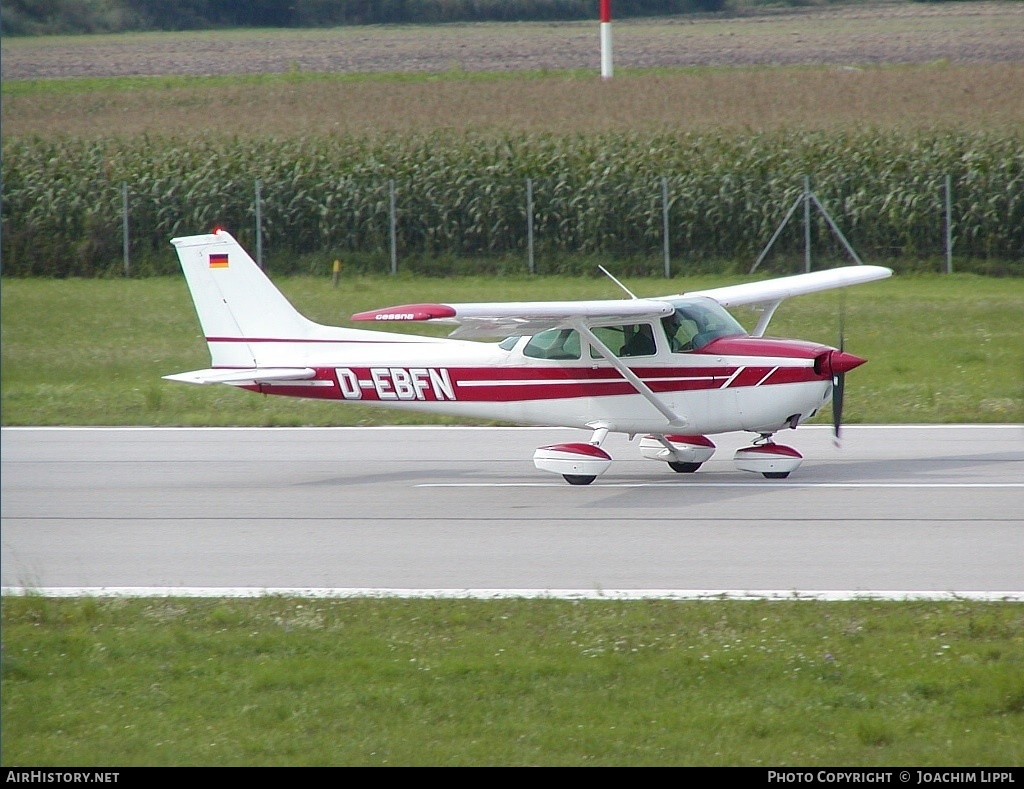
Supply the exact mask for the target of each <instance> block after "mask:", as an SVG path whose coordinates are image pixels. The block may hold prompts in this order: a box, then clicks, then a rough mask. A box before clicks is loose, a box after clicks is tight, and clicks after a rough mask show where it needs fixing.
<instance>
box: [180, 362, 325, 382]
mask: <svg viewBox="0 0 1024 789" xmlns="http://www.w3.org/2000/svg"><path fill="white" fill-rule="evenodd" d="M315 375H316V371H315V370H313V369H311V368H309V367H278V368H271V367H264V368H259V367H252V368H249V369H248V370H224V369H209V370H192V371H190V372H187V373H176V374H175V375H165V376H164V378H165V379H167V380H168V381H181V382H183V383H186V384H232V385H235V386H240V385H244V384H263V383H280V382H281V381H305V380H308V379H310V378H312V377H313V376H315Z"/></svg>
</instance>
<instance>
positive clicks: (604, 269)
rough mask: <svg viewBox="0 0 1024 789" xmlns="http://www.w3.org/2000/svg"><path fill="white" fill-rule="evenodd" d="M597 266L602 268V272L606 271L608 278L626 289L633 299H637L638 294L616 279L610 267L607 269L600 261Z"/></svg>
mask: <svg viewBox="0 0 1024 789" xmlns="http://www.w3.org/2000/svg"><path fill="white" fill-rule="evenodd" d="M597 267H598V268H599V269H601V271H602V272H604V274H605V275H606V276H607V277H608V279H610V280H611V281H612V282H614V283H615V284H616V285H618V286H619V287H620V288H622V289H623V290H624V291H626V295H627V296H629V297H630V298H631V299H635V298H636V296H635V295H633V291H631V290H630V289H629V288H627V287H626V286H625V285H623V284H622V283H621V282H619V281H618V280H617V279H615V277H613V276H612V273H611V272H610V271H609V270H608V269H606V268H605V267H604V266H602V265H601V264H600V263H598V265H597Z"/></svg>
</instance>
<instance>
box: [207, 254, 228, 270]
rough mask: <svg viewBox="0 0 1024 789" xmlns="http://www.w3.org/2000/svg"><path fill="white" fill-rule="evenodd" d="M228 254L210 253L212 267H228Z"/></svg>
mask: <svg viewBox="0 0 1024 789" xmlns="http://www.w3.org/2000/svg"><path fill="white" fill-rule="evenodd" d="M227 267H228V256H227V255H226V254H215V253H212V252H211V253H210V268H227Z"/></svg>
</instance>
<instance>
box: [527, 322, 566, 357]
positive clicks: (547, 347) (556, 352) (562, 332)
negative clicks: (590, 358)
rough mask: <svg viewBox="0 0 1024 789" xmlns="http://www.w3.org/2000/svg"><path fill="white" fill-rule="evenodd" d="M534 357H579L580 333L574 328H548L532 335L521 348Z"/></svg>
mask: <svg viewBox="0 0 1024 789" xmlns="http://www.w3.org/2000/svg"><path fill="white" fill-rule="evenodd" d="M523 356H530V357H532V358H534V359H562V360H565V359H579V358H580V335H579V333H578V332H577V331H576V330H575V329H548V330H547V331H542V332H541V333H540V334H537V335H534V336H533V337H531V338H530V341H529V342H528V343H526V347H525V348H523Z"/></svg>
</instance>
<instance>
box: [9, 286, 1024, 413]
mask: <svg viewBox="0 0 1024 789" xmlns="http://www.w3.org/2000/svg"><path fill="white" fill-rule="evenodd" d="M736 279H737V278H735V277H733V278H725V279H723V278H716V277H691V278H687V279H685V280H683V279H676V280H670V281H666V280H664V279H636V278H633V279H630V278H627V282H626V284H627V286H628V287H630V289H631V290H633V292H635V293H637V294H639V295H660V294H666V293H672V292H680V291H685V290H696V289H701V288H706V287H712V286H715V285H720V284H727V283H728V282H731V281H735V280H736ZM278 284H279V286H280V287H281V288H282V290H283V291H284V292H285V293H286V295H287V296H288V297H289V298H290V299H291V300H292V302H293V303H294V304H295V305H296V306H297V307H298V308H299V309H300V311H302V312H304V313H305V314H306V315H307V316H308V317H310V318H312V319H314V320H316V321H319V322H322V323H334V324H339V323H345V320H346V318H347V317H348V316H349V315H351V314H352V313H355V312H358V311H361V310H366V309H372V308H375V307H383V306H388V305H392V304H408V303H415V302H422V301H512V300H557V299H581V298H616V297H618V295H619V291H618V290H617V289H616V288H615V286H614V285H613V284H612V283H610V282H608V281H607V280H604V279H587V278H558V277H536V278H528V277H509V278H481V277H459V278H454V279H431V278H411V277H403V276H398V277H394V278H392V277H386V276H384V277H347V278H342V280H341V285H340V286H339V287H338V288H332V287H331V285H330V278H329V277H323V278H313V277H287V278H282V279H280V280H278ZM844 299H845V303H846V306H845V309H846V320H845V333H846V347H847V349H848V350H850V351H851V352H854V353H857V354H858V355H861V356H864V357H865V358H867V359H869V363H868V364H867V365H865V366H864V367H863V368H860V369H858V370H857V371H855V372H854V373H852V374H851V376H850V378H849V380H848V385H847V398H846V409H845V418H846V419H847V421H848V422H850V423H851V424H852V423H858V422H862V423H863V422H866V423H913V422H1018V421H1024V335H1022V333H1021V331H1020V320H1021V317H1022V311H1021V305H1022V304H1024V281H1022V280H1019V279H989V278H984V277H976V276H969V275H951V276H948V275H919V276H901V277H895V278H893V279H890V280H886V281H884V282H880V283H872V284H870V285H865V286H860V287H856V288H850V289H848V290H847V291H845V293H827V294H819V295H812V296H804V297H801V298H798V299H793V300H792V301H789V302H787V303H786V304H785V305H783V306H782V307H781V308H780V309H779V312H778V313H777V314H776V316H775V318H774V319H773V322H772V326H771V331H770V333H771V334H774V335H776V336H791V337H797V338H801V339H807V340H814V341H820V342H825V343H828V344H830V345H834V344H836V342H837V341H838V336H837V333H838V312H839V310H840V307H841V302H842V300H844ZM0 306H2V314H0V331H2V335H3V343H2V348H0V354H2V365H3V379H2V383H0V393H2V414H0V421H2V423H3V424H4V425H189V426H205V425H218V426H222V425H245V426H251V425H265V426H295V425H365V424H396V423H397V424H421V423H426V422H436V421H437V420H436V418H431V417H430V416H427V415H418V414H412V413H405V412H400V411H392V410H378V409H373V408H372V407H369V406H356V405H350V404H345V405H344V406H341V405H339V404H334V403H323V402H308V401H303V400H295V399H292V398H274V397H259V396H256V395H252V394H250V393H247V392H243V391H238V390H234V389H231V388H229V387H196V386H187V385H184V384H179V383H173V382H169V381H164V380H162V379H161V376H163V375H167V374H169V373H175V372H183V371H185V370H192V369H199V368H202V367H206V366H208V365H209V356H208V354H207V351H206V347H205V343H204V342H203V339H202V335H201V332H200V328H199V323H198V320H197V319H196V317H195V312H194V310H193V308H192V304H191V301H190V299H189V296H188V291H187V289H186V287H185V284H184V281H183V280H182V279H179V278H153V279H147V280H121V279H112V280H79V281H75V280H12V279H7V280H4V281H3V287H2V303H0ZM735 314H736V315H737V317H739V318H740V319H741V321H743V322H745V325H747V326H748V327H751V326H752V325H753V323H754V322H755V318H756V314H755V313H753V312H752V311H749V310H745V309H739V310H736V311H735ZM363 328H365V327H363ZM391 328H395V327H391ZM408 330H409V331H417V332H424V333H431V332H432V333H434V334H436V335H440V336H443V335H444V334H446V333H447V332H448V331H449V330H450V327H433V326H425V325H417V326H415V327H414V328H412V329H408ZM821 418H825V417H824V416H823V417H821Z"/></svg>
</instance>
